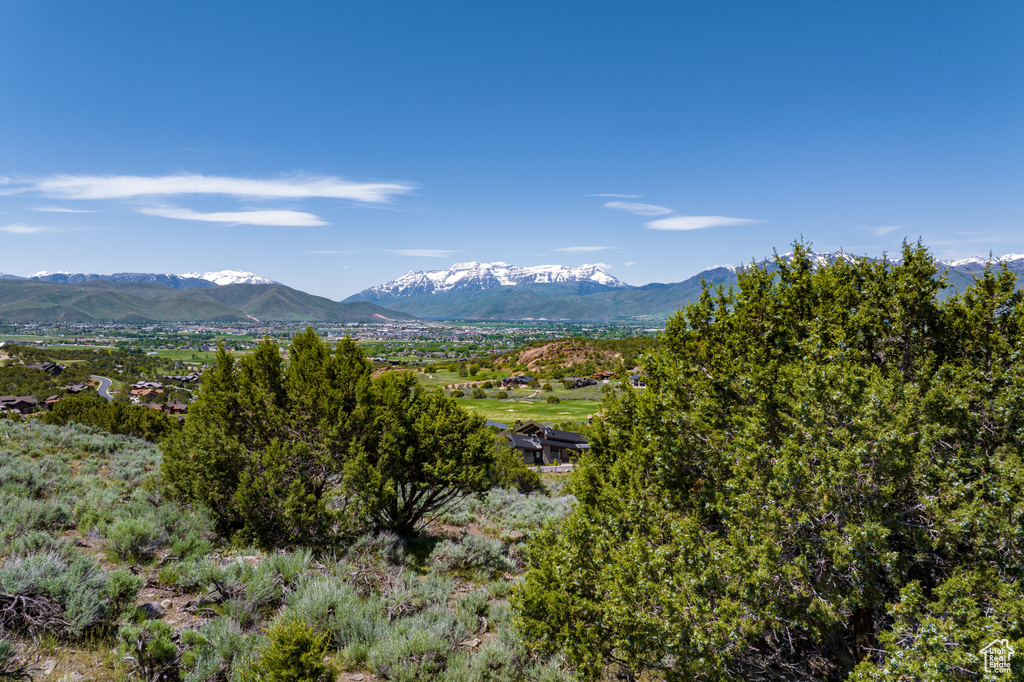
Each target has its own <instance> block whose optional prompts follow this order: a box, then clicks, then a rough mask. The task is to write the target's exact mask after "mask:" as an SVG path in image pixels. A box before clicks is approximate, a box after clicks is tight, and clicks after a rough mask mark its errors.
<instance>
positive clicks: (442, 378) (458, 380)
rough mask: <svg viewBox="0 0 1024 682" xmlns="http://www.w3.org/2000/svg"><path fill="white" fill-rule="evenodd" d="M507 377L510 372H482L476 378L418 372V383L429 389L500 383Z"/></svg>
mask: <svg viewBox="0 0 1024 682" xmlns="http://www.w3.org/2000/svg"><path fill="white" fill-rule="evenodd" d="M507 376H508V372H491V371H488V370H480V371H479V372H478V373H477V375H476V376H468V377H460V376H459V373H458V372H431V373H430V374H425V373H423V372H417V373H416V381H418V382H420V383H421V384H423V385H424V386H426V387H428V388H429V387H431V386H447V385H448V384H465V383H469V382H471V381H472V382H478V381H494V382H500V381H501V380H502V379H503V378H504V377H507Z"/></svg>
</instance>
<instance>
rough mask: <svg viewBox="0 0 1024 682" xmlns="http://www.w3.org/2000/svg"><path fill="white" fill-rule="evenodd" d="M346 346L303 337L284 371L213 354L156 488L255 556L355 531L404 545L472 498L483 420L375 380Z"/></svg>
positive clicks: (267, 344) (409, 386) (309, 334)
mask: <svg viewBox="0 0 1024 682" xmlns="http://www.w3.org/2000/svg"><path fill="white" fill-rule="evenodd" d="M372 369H373V367H372V365H371V364H370V362H369V361H367V360H366V358H365V357H364V356H363V354H362V351H361V350H360V349H359V347H358V346H357V345H356V344H355V342H353V341H351V340H350V339H344V340H342V341H340V342H339V343H338V344H337V346H336V347H335V349H334V352H333V353H332V352H331V349H330V347H329V346H328V345H327V344H326V343H325V342H324V341H323V340H321V339H320V338H319V336H317V334H316V333H315V332H314V331H313V330H312V329H307V330H306V331H305V332H303V333H301V334H299V335H297V336H296V337H295V338H294V339H293V341H292V344H291V346H290V347H289V349H288V359H287V361H285V360H284V359H282V357H281V354H280V351H279V348H278V346H277V344H276V343H274V342H272V341H270V340H264V341H263V342H261V343H260V344H259V345H258V346H257V348H256V350H255V351H254V352H253V353H252V354H250V355H248V356H245V357H243V358H242V359H240V360H239V361H237V362H236V361H235V360H234V359H233V358H232V357H231V355H230V354H229V353H228V352H227V351H226V350H225V349H224V348H223V347H222V348H221V349H220V350H219V351H218V355H217V361H216V363H215V366H214V367H213V368H212V369H210V370H208V371H207V372H206V374H205V375H204V378H203V387H202V390H201V391H200V393H199V397H198V399H197V401H196V402H195V403H194V405H193V406H192V407H191V408H190V410H189V417H188V419H187V420H186V422H185V426H184V428H183V429H182V431H181V433H180V434H179V435H178V436H176V437H175V438H173V439H170V440H169V441H167V443H166V444H165V447H164V468H163V470H164V476H165V479H166V481H167V483H168V485H169V486H170V487H171V489H172V490H173V491H174V492H176V493H177V494H179V495H180V496H182V497H184V498H186V499H188V500H190V501H193V502H196V503H200V504H202V505H204V506H207V507H209V508H210V509H211V510H213V512H214V513H215V516H216V518H217V519H218V523H219V526H220V528H221V531H222V532H223V533H225V534H233V535H235V536H236V537H237V538H238V539H239V540H241V541H250V542H256V543H259V544H262V545H265V546H273V547H283V546H290V545H318V546H323V545H327V544H330V543H332V542H335V541H336V540H337V539H338V538H339V537H343V536H345V535H346V534H351V533H355V532H358V531H360V530H364V529H367V528H368V529H371V530H372V529H377V530H381V529H388V530H395V531H398V532H402V533H411V532H413V531H415V530H416V528H417V527H418V526H419V525H420V524H421V523H422V522H423V521H424V520H425V519H426V518H427V517H429V516H430V515H431V514H432V513H433V512H436V511H438V510H439V509H440V508H442V507H444V506H445V505H446V504H449V503H450V502H452V501H454V500H455V499H457V498H458V497H460V496H463V495H467V494H471V493H475V492H480V491H481V490H482V489H483V488H484V487H485V483H484V482H485V481H486V480H487V472H488V469H489V467H490V465H491V462H492V460H493V453H492V451H491V448H490V447H489V440H488V438H487V436H486V432H485V431H484V429H483V422H482V419H479V418H475V417H470V416H469V415H468V414H466V413H465V412H464V411H463V410H461V409H460V408H458V407H456V406H455V405H454V403H453V402H452V401H451V400H449V399H447V398H445V397H444V396H442V395H440V394H434V393H427V394H424V393H422V392H419V391H417V390H415V380H414V379H413V378H412V377H411V375H409V374H407V373H386V374H384V375H383V376H381V377H378V378H373V377H372Z"/></svg>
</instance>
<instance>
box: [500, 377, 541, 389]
mask: <svg viewBox="0 0 1024 682" xmlns="http://www.w3.org/2000/svg"><path fill="white" fill-rule="evenodd" d="M531 381H536V379H535V377H531V376H527V375H525V374H521V375H519V376H517V377H509V378H508V379H502V380H501V387H502V388H516V387H517V386H526V385H527V384H528V383H530V382H531Z"/></svg>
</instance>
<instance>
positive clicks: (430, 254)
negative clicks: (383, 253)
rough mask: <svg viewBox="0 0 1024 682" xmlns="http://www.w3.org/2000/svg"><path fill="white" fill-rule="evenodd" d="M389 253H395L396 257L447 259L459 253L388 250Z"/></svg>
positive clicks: (425, 250)
mask: <svg viewBox="0 0 1024 682" xmlns="http://www.w3.org/2000/svg"><path fill="white" fill-rule="evenodd" d="M387 251H388V253H393V254H395V255H396V256H416V257H419V258H447V257H448V256H450V255H452V254H453V253H457V251H447V250H445V249H387Z"/></svg>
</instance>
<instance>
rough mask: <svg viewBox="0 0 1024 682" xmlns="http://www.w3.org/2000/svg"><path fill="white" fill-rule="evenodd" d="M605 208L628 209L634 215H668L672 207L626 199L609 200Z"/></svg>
mask: <svg viewBox="0 0 1024 682" xmlns="http://www.w3.org/2000/svg"><path fill="white" fill-rule="evenodd" d="M604 207H605V208H613V209H615V210H617V211H629V212H630V213H632V214H634V215H668V214H669V213H671V212H672V209H670V208H665V207H664V206H656V205H655V204H633V203H629V202H627V201H609V202H608V203H606V204H605V205H604Z"/></svg>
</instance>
